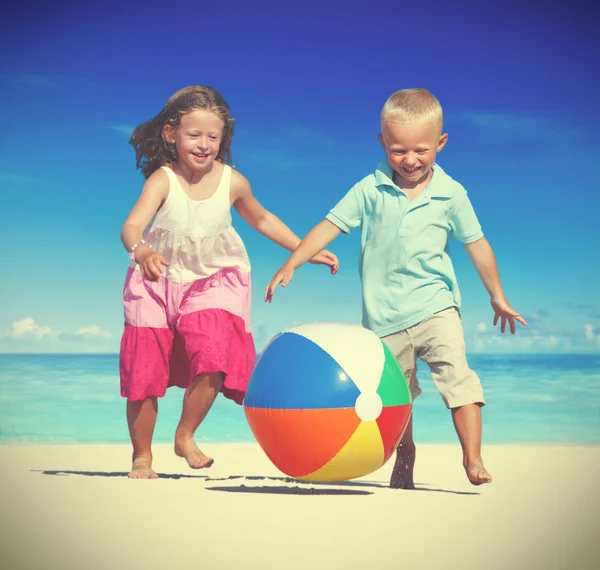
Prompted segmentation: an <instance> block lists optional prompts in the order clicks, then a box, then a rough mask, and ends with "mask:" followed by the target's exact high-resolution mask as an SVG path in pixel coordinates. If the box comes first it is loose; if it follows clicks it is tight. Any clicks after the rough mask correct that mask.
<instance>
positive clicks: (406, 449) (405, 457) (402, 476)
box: [390, 444, 416, 489]
mask: <svg viewBox="0 0 600 570" xmlns="http://www.w3.org/2000/svg"><path fill="white" fill-rule="evenodd" d="M415 458H416V450H415V446H414V445H410V446H407V445H403V444H400V445H399V446H398V450H397V452H396V463H394V469H393V470H392V476H391V478H390V488H392V489H414V488H415V483H414V481H413V471H414V468H415Z"/></svg>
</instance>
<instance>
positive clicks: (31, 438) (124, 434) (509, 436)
mask: <svg viewBox="0 0 600 570" xmlns="http://www.w3.org/2000/svg"><path fill="white" fill-rule="evenodd" d="M469 363H470V365H471V367H472V368H473V369H474V370H475V371H476V372H477V373H478V374H479V376H480V378H481V380H482V383H483V387H484V391H485V396H486V401H487V406H486V407H485V408H484V409H483V422H484V445H485V444H487V443H489V444H505V443H511V444H549V445H558V444H567V445H598V444H600V355H596V354H557V355H548V354H544V355H541V354H520V355H497V354H496V355H483V354H474V355H471V356H470V357H469ZM418 376H419V382H420V384H421V387H422V389H423V394H422V395H421V396H419V398H417V400H416V401H415V404H414V408H413V417H414V430H415V441H416V442H417V443H455V442H457V441H458V440H457V437H456V434H455V432H454V428H453V426H452V420H451V417H450V413H449V412H448V410H446V408H445V406H444V404H443V402H442V400H441V398H440V396H439V394H438V393H437V391H436V389H435V387H434V385H433V382H432V381H431V378H430V376H429V371H428V369H427V366H426V365H424V364H421V366H420V370H419V374H418ZM182 395H183V390H181V389H179V388H170V389H169V390H168V391H167V395H166V396H165V397H164V398H162V399H160V400H159V413H158V422H157V426H156V430H155V435H154V441H155V442H156V443H168V442H171V441H172V439H173V434H174V431H175V427H176V425H177V422H178V420H179V414H180V412H181V399H182ZM196 439H197V441H199V442H202V441H205V442H251V441H254V436H253V435H252V432H251V431H250V428H249V427H248V424H247V423H246V418H245V416H244V411H243V408H242V407H241V406H238V405H236V404H234V403H233V402H231V401H230V400H227V399H225V398H224V397H222V396H219V397H218V398H217V400H216V402H215V404H214V405H213V408H212V409H211V411H210V412H209V414H208V416H207V418H206V420H205V421H204V423H203V424H202V425H201V426H200V428H199V430H198V432H197V434H196ZM94 443H129V435H128V431H127V423H126V420H125V400H124V399H123V398H122V397H121V396H120V394H119V371H118V356H117V355H115V354H107V355H97V354H64V355H47V354H44V355H41V354H35V355H34V354H28V355H24V354H18V355H8V354H1V355H0V444H94Z"/></svg>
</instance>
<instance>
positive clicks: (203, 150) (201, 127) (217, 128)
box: [163, 109, 225, 173]
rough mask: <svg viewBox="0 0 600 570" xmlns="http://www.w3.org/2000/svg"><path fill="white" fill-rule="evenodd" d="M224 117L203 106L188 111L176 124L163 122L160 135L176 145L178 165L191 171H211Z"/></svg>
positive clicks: (219, 143)
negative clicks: (175, 125) (202, 107)
mask: <svg viewBox="0 0 600 570" xmlns="http://www.w3.org/2000/svg"><path fill="white" fill-rule="evenodd" d="M224 126H225V125H224V123H223V119H221V117H219V115H217V114H215V113H213V112H212V111H208V110H206V109H197V110H195V111H190V112H189V113H187V114H185V115H184V116H183V117H182V118H181V123H180V124H179V126H177V127H175V128H173V127H171V126H170V125H165V126H164V128H163V136H164V138H165V140H166V141H168V142H170V143H174V144H175V148H176V149H177V156H178V158H179V167H180V168H183V169H184V170H185V169H186V167H187V168H188V169H190V170H191V171H192V173H194V172H203V171H208V170H210V168H211V166H212V163H213V161H214V160H215V158H216V157H217V155H218V153H219V147H220V146H221V141H222V139H223V127H224Z"/></svg>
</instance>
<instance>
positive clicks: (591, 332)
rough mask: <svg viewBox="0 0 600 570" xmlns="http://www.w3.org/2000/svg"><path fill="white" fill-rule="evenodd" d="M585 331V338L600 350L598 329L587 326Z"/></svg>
mask: <svg viewBox="0 0 600 570" xmlns="http://www.w3.org/2000/svg"><path fill="white" fill-rule="evenodd" d="M583 330H584V333H585V338H586V339H587V340H589V341H590V342H592V343H594V344H595V345H596V346H597V347H598V348H600V333H598V331H597V329H596V328H595V327H594V326H592V325H590V324H586V325H584V326H583Z"/></svg>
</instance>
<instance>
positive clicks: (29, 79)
mask: <svg viewBox="0 0 600 570" xmlns="http://www.w3.org/2000/svg"><path fill="white" fill-rule="evenodd" d="M6 79H7V80H8V81H9V82H10V83H13V84H15V85H20V86H24V87H28V88H30V89H51V88H54V87H57V86H58V81H57V78H56V76H54V75H42V74H40V73H19V74H17V75H11V76H7V77H6Z"/></svg>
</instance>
